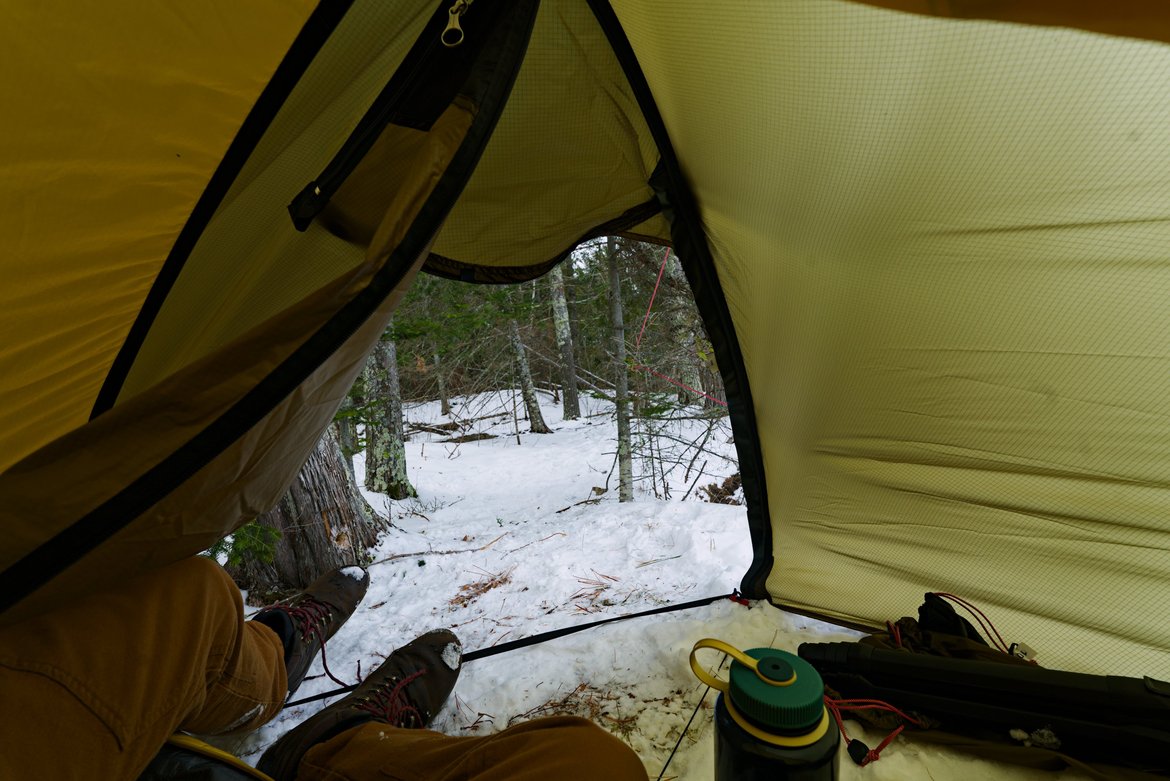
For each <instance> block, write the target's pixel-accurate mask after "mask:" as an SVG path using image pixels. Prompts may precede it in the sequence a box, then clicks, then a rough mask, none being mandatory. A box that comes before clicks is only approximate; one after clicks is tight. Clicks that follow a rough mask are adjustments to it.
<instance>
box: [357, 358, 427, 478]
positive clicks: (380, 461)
mask: <svg viewBox="0 0 1170 781" xmlns="http://www.w3.org/2000/svg"><path fill="white" fill-rule="evenodd" d="M366 488H367V489H368V490H370V491H375V492H377V493H380V494H386V495H387V496H389V497H390V498H391V499H406V498H407V497H410V496H418V492H417V491H415V490H414V486H413V485H411V484H410V480H409V478H407V476H406V446H405V445H404V444H403V441H402V390H401V389H400V387H399V385H398V351H397V349H396V347H395V345H394V342H393V340H390V339H385V340H382V341H379V342H378V343H377V344H376V345H375V346H374V351H373V352H372V353H370V357H369V359H368V360H367V362H366Z"/></svg>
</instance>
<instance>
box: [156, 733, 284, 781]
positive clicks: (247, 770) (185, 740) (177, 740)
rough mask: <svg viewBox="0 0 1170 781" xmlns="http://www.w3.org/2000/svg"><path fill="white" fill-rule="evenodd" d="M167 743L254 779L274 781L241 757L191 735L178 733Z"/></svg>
mask: <svg viewBox="0 0 1170 781" xmlns="http://www.w3.org/2000/svg"><path fill="white" fill-rule="evenodd" d="M167 743H170V744H171V745H172V746H178V747H179V748H183V749H187V750H188V751H193V752H195V753H196V754H202V755H203V756H205V757H210V758H211V759H215V760H219V761H220V762H223V763H224V764H225V765H231V766H232V767H234V768H235V769H236V770H239V771H240V772H241V773H244V774H246V775H249V776H251V777H252V778H257V779H260V781H274V779H273V778H272V777H271V776H267V775H265V774H264V773H261V772H260V771H259V770H257V769H256V768H254V767H252V766H251V765H249V764H248V763H247V762H245V761H244V760H242V759H240V758H239V757H237V756H234V755H232V754H229V753H227V752H226V751H221V750H220V749H218V748H216V747H215V746H212V745H209V744H207V743H204V742H203V741H202V740H199V738H193V737H191V736H190V735H183V734H181V733H176V734H174V735H171V736H170V737H169V738H167Z"/></svg>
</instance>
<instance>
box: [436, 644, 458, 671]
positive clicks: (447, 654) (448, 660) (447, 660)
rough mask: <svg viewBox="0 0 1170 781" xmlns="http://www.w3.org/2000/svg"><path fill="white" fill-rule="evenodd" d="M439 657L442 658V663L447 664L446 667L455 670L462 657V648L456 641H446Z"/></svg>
mask: <svg viewBox="0 0 1170 781" xmlns="http://www.w3.org/2000/svg"><path fill="white" fill-rule="evenodd" d="M440 658H441V659H442V660H443V664H445V665H447V669H449V670H457V669H459V663H460V661H462V659H463V649H462V648H461V647H460V646H459V644H458V643H447V647H446V648H444V649H443V653H442V655H441V656H440Z"/></svg>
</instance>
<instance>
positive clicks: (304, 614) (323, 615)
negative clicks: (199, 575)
mask: <svg viewBox="0 0 1170 781" xmlns="http://www.w3.org/2000/svg"><path fill="white" fill-rule="evenodd" d="M369 585H370V573H368V572H366V571H365V570H364V569H362V568H361V567H342V568H341V569H336V570H333V571H332V572H329V573H326V574H324V575H322V576H321V577H319V578H317V579H316V580H314V581H313V582H312V583H311V584H310V585H309V587H308V588H306V589H305V590H304V591H302V592H301V593H299V594H297V595H296V596H294V597H292V598H290V599H286V600H285V601H283V602H278V603H276V604H275V605H269V606H268V607H266V608H264V609H263V610H261V611H260V612H259V613H257V614H256V615H255V616H253V617H252V620H253V621H258V622H260V623H261V624H264V625H265V626H267V627H270V628H271V629H272V630H273V631H275V632H276V634H277V635H278V636H279V637H280V639H281V642H283V643H284V666H285V667H286V668H287V669H288V693H289V694H290V695H291V694H292V693H293V692H295V691H296V690H297V687H299V686H300V685H301V681H303V680H304V679H305V673H307V672H308V671H309V666H310V665H312V663H313V658H314V657H315V656H316V655H317V653H318V652H320V653H321V663H322V664H323V665H325V672H326V674H327V675H329V677H330V678H333V680H335V681H336V680H337V679H336V678H335V677H334V676H333V674H332V673H330V672H329V667H328V665H327V664H326V663H325V642H326V641H327V640H328V639H329V638H331V637H333V635H334V634H335V633H336V632H337V630H338V629H340V628H341V625H342V624H344V623H345V622H346V620H348V619H349V617H350V616H351V615H353V611H354V609H355V608H357V606H358V603H359V602H361V601H362V597H364V596H365V595H366V588H367V587H368V586H369ZM338 683H341V682H340V681H338Z"/></svg>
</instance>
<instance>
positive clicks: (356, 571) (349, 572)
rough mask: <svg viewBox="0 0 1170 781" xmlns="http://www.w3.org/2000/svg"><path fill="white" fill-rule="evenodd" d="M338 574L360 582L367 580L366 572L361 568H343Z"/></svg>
mask: <svg viewBox="0 0 1170 781" xmlns="http://www.w3.org/2000/svg"><path fill="white" fill-rule="evenodd" d="M338 572H340V573H341V574H342V575H345V576H346V577H347V578H352V579H353V580H356V581H359V582H360V581H362V580H365V578H366V571H365V570H364V569H363V568H361V567H342V568H341V569H340V570H338Z"/></svg>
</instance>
